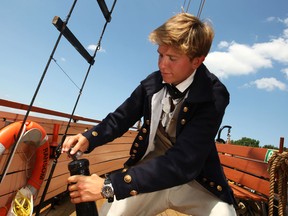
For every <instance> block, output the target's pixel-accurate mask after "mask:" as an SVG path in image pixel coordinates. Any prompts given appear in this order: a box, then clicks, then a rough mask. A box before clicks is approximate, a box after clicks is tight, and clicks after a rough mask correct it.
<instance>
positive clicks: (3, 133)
mask: <svg viewBox="0 0 288 216" xmlns="http://www.w3.org/2000/svg"><path fill="white" fill-rule="evenodd" d="M21 126H22V121H20V122H14V123H12V124H10V125H8V126H6V127H4V128H2V129H1V130H0V156H1V155H2V154H3V152H4V151H5V150H6V149H9V148H10V147H11V146H12V145H13V144H14V143H15V141H16V140H15V139H16V138H17V136H18V133H19V131H20V129H21ZM22 142H24V143H28V144H33V145H35V146H36V147H37V149H36V159H35V164H34V168H33V171H32V174H31V177H30V178H29V179H28V181H27V185H26V187H28V188H29V189H30V191H31V193H32V195H33V197H34V199H35V198H36V195H37V192H38V190H39V189H40V187H41V185H42V183H43V181H44V178H45V175H46V171H47V167H48V163H49V155H50V153H49V151H50V148H49V142H48V136H47V134H46V131H45V130H44V128H43V127H42V126H40V125H39V124H37V123H36V122H33V121H27V122H25V124H24V127H23V130H22V134H21V137H20V139H19V143H22ZM5 209H7V207H2V208H0V212H2V211H5ZM1 215H2V214H1Z"/></svg>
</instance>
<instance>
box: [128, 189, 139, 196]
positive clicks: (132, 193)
mask: <svg viewBox="0 0 288 216" xmlns="http://www.w3.org/2000/svg"><path fill="white" fill-rule="evenodd" d="M137 194H138V192H137V191H136V190H132V191H130V195H131V196H136V195H137Z"/></svg>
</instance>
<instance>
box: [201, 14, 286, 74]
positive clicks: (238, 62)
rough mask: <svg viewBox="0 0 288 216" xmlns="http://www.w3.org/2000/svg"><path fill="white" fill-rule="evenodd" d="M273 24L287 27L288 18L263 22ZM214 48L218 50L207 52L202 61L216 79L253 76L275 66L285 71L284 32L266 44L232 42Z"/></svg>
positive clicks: (225, 42)
mask: <svg viewBox="0 0 288 216" xmlns="http://www.w3.org/2000/svg"><path fill="white" fill-rule="evenodd" d="M275 20H276V21H277V22H281V23H284V25H285V27H286V26H288V18H286V19H284V20H283V19H279V18H276V17H269V18H267V21H275ZM217 47H218V49H219V50H216V51H214V52H211V53H210V54H209V55H208V56H207V57H206V60H205V64H206V65H207V66H208V67H209V68H213V72H214V73H215V74H216V75H217V76H218V77H220V78H228V77H230V76H242V75H249V74H253V73H257V72H259V71H260V70H261V69H266V68H273V66H274V64H276V63H277V64H278V65H280V67H281V66H282V67H283V68H287V64H288V28H286V29H284V30H283V33H282V35H280V36H279V37H278V38H276V37H274V38H273V39H271V40H269V41H268V42H263V43H255V44H252V45H246V44H241V43H237V42H235V41H232V42H227V41H221V42H220V43H219V44H218V46H217ZM282 71H283V69H282ZM285 71H286V70H285ZM286 75H287V73H286Z"/></svg>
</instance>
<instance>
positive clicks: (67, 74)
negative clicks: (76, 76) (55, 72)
mask: <svg viewBox="0 0 288 216" xmlns="http://www.w3.org/2000/svg"><path fill="white" fill-rule="evenodd" d="M52 60H53V61H54V62H55V64H56V65H57V66H58V67H59V69H60V70H61V71H62V72H63V73H64V74H65V75H66V77H67V78H68V79H69V80H70V81H71V82H72V83H73V84H74V86H75V87H76V88H77V89H78V90H80V87H79V86H78V85H77V84H76V83H75V82H74V81H73V80H72V78H71V77H70V76H69V75H68V74H67V73H66V72H65V70H64V69H63V68H62V67H61V66H60V65H59V64H58V62H57V61H56V59H55V58H53V57H52Z"/></svg>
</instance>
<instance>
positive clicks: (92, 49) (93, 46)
mask: <svg viewBox="0 0 288 216" xmlns="http://www.w3.org/2000/svg"><path fill="white" fill-rule="evenodd" d="M96 48H97V45H95V44H90V45H89V46H88V48H87V49H88V50H91V51H93V52H94V51H95V50H96ZM98 51H99V52H104V53H105V52H106V50H105V49H103V48H102V47H100V49H99V50H98Z"/></svg>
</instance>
